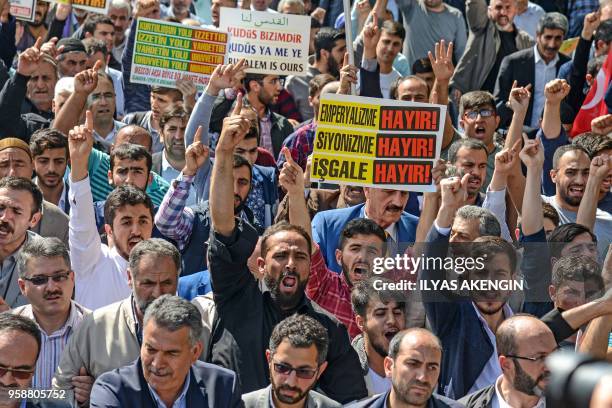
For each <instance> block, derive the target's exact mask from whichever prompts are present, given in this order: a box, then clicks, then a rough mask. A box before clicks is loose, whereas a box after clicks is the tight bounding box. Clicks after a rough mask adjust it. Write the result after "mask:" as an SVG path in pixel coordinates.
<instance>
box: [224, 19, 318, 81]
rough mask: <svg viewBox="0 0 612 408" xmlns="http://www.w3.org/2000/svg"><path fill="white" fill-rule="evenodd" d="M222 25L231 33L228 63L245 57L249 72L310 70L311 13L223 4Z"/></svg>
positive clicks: (296, 71)
mask: <svg viewBox="0 0 612 408" xmlns="http://www.w3.org/2000/svg"><path fill="white" fill-rule="evenodd" d="M219 28H220V29H221V30H222V31H227V32H228V33H229V34H230V35H231V36H232V37H231V41H230V45H229V51H230V55H229V58H228V63H230V64H231V63H236V62H238V61H239V60H240V59H241V58H245V59H246V60H247V64H248V66H249V68H247V70H246V72H248V73H253V74H277V75H306V73H307V72H308V43H309V41H310V17H309V16H297V15H292V14H274V13H266V12H263V11H252V10H243V9H235V8H227V7H222V8H221V20H220V23H219Z"/></svg>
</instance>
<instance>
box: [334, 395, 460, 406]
mask: <svg viewBox="0 0 612 408" xmlns="http://www.w3.org/2000/svg"><path fill="white" fill-rule="evenodd" d="M390 392H391V391H387V392H385V393H384V394H378V395H374V396H373V397H370V398H368V399H366V400H363V401H359V402H355V403H353V404H349V405H346V408H385V407H387V405H386V401H387V398H389V393H390ZM425 407H426V408H463V405H461V404H460V403H459V402H457V401H453V400H452V399H450V398H446V397H443V396H442V395H438V394H432V395H431V397H429V400H427V405H426V406H425Z"/></svg>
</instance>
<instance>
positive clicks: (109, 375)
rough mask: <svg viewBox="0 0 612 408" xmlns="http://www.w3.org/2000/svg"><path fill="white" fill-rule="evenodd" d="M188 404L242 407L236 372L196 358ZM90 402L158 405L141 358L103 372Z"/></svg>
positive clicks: (144, 406) (132, 407)
mask: <svg viewBox="0 0 612 408" xmlns="http://www.w3.org/2000/svg"><path fill="white" fill-rule="evenodd" d="M189 376H190V378H189V388H188V389H187V395H186V403H187V406H188V407H201V408H205V407H209V408H224V407H227V408H230V407H231V408H234V407H242V406H243V405H242V400H241V398H240V396H241V393H240V387H239V386H238V383H237V381H236V374H235V373H233V372H232V371H230V370H226V369H224V368H221V367H215V366H213V365H211V364H207V363H203V362H201V361H196V362H195V363H194V364H193V365H192V366H191V368H190V370H189ZM90 406H91V407H92V408H94V407H104V408H111V407H117V408H122V407H130V408H149V407H155V406H156V403H155V398H154V397H153V395H152V394H151V392H150V391H149V387H148V385H147V381H146V380H145V378H144V374H143V372H142V364H141V361H140V358H138V360H136V362H135V363H133V364H130V365H128V366H125V367H121V368H117V369H115V370H112V371H108V372H106V373H104V374H102V375H101V376H100V377H98V379H97V380H96V382H95V383H94V385H93V388H92V389H91V398H90Z"/></svg>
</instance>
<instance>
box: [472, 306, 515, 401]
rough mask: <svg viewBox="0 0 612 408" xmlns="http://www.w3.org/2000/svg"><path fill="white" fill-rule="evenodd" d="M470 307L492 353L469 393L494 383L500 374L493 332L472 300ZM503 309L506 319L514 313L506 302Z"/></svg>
mask: <svg viewBox="0 0 612 408" xmlns="http://www.w3.org/2000/svg"><path fill="white" fill-rule="evenodd" d="M472 307H473V308H474V311H475V312H476V316H478V320H480V323H481V324H482V327H483V328H484V329H485V332H486V333H487V336H488V337H489V341H490V342H491V344H492V345H493V353H491V356H490V357H489V360H488V361H487V364H485V366H484V367H483V369H482V371H481V372H480V375H479V376H478V378H476V381H474V384H473V385H472V388H470V390H469V391H468V394H471V393H473V392H476V391H478V390H480V389H482V388H485V387H488V386H490V385H491V384H494V383H495V380H496V379H497V378H498V377H499V376H500V375H502V370H501V366H500V365H499V358H498V357H497V346H496V345H495V333H493V332H492V331H491V329H490V328H489V325H488V324H487V322H486V320H485V319H484V318H483V317H482V315H481V314H480V311H479V310H478V308H477V307H476V305H475V304H474V303H473V302H472ZM503 311H504V317H505V318H506V319H507V318H509V317H510V316H512V315H513V314H514V313H513V312H512V309H511V308H510V306H508V304H507V303H505V304H504V306H503Z"/></svg>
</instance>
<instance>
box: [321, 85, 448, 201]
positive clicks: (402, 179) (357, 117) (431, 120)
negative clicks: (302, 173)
mask: <svg viewBox="0 0 612 408" xmlns="http://www.w3.org/2000/svg"><path fill="white" fill-rule="evenodd" d="M445 119H446V106H444V105H432V104H423V103H416V102H404V101H393V100H388V99H376V98H365V97H358V96H348V95H336V94H326V95H323V96H321V102H320V106H319V116H318V120H317V131H316V135H315V139H314V151H313V157H312V166H311V175H310V177H311V180H313V181H315V180H316V181H320V182H326V183H333V184H337V183H346V184H351V185H360V186H370V187H381V188H393V189H398V190H410V191H422V192H426V191H434V190H435V186H434V185H433V177H432V169H433V166H434V163H435V161H436V159H438V158H440V150H441V145H442V138H443V133H444V122H445Z"/></svg>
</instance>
